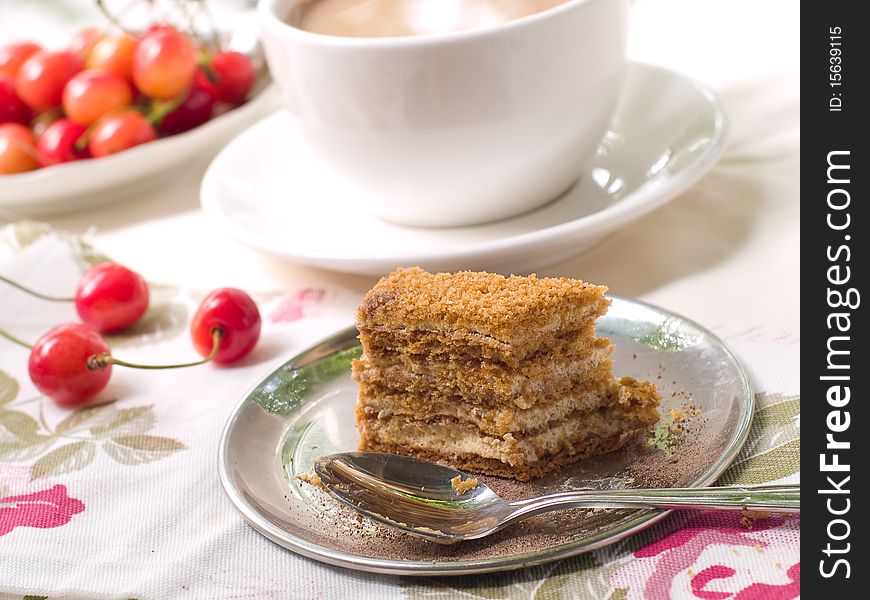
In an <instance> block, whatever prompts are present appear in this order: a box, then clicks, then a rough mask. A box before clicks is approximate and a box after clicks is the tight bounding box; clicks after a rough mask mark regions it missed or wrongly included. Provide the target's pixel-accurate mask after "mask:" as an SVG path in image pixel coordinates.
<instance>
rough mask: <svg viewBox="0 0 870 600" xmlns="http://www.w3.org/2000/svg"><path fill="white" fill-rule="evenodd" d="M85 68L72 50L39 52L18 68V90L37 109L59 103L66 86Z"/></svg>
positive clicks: (16, 83) (22, 97)
mask: <svg viewBox="0 0 870 600" xmlns="http://www.w3.org/2000/svg"><path fill="white" fill-rule="evenodd" d="M83 68H84V64H83V63H82V59H80V58H79V57H78V55H76V54H74V53H72V52H45V51H43V52H37V53H36V54H34V55H33V56H31V57H30V58H28V59H27V61H25V63H24V64H23V65H21V68H20V69H19V70H18V76H17V77H16V79H15V92H16V93H17V94H18V97H19V98H21V99H22V100H24V102H26V103H27V105H28V106H29V107H30V108H32V109H33V110H35V111H36V112H42V111H44V110H48V109H50V108H54V107H55V106H60V103H61V100H62V99H63V88H64V86H66V84H67V82H68V81H69V80H70V79H72V78H73V76H74V75H75V74H76V73H78V72H79V71H81V70H82V69H83Z"/></svg>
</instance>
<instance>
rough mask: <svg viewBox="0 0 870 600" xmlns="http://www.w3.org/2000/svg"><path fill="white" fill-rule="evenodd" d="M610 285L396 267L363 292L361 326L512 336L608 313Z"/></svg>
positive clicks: (562, 278) (522, 335) (512, 338)
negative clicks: (608, 287) (374, 325)
mask: <svg viewBox="0 0 870 600" xmlns="http://www.w3.org/2000/svg"><path fill="white" fill-rule="evenodd" d="M606 291H607V288H606V287H605V286H600V285H592V284H589V283H584V282H583V281H580V280H577V279H568V278H565V277H560V278H552V277H538V276H536V275H530V276H528V277H521V276H517V275H512V276H510V277H504V276H502V275H498V274H495V273H475V272H471V271H463V272H460V273H427V272H426V271H424V270H423V269H420V268H419V267H414V268H409V269H397V270H395V271H393V272H392V273H390V274H389V275H387V276H385V277H383V278H382V279H381V280H380V281H378V283H377V284H376V285H375V287H374V288H372V289H371V290H370V291H369V292H368V293H367V294H366V295H365V297H364V298H363V301H362V304H361V305H360V308H359V310H358V312H357V320H358V323H359V325H360V326H362V327H365V326H366V325H368V324H369V323H377V324H378V325H379V326H381V327H388V328H392V327H397V328H398V327H401V326H406V327H408V326H410V327H418V328H421V329H432V330H443V329H460V330H465V331H470V332H477V333H480V334H482V335H488V336H492V337H495V338H497V339H499V340H504V341H511V340H516V339H518V338H522V337H525V335H527V334H532V335H535V336H537V335H539V334H540V332H541V331H544V330H548V329H552V328H554V327H557V326H560V325H561V324H562V323H563V322H564V321H575V322H580V321H585V320H587V319H590V318H595V317H597V316H599V315H601V314H603V313H604V311H606V310H607V307H608V306H609V305H610V301H609V300H607V299H606V298H605V297H604V293H605V292H606Z"/></svg>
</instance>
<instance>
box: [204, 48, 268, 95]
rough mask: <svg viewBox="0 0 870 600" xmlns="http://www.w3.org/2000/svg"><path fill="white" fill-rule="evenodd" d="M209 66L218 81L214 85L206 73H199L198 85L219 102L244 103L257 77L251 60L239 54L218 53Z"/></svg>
mask: <svg viewBox="0 0 870 600" xmlns="http://www.w3.org/2000/svg"><path fill="white" fill-rule="evenodd" d="M208 66H209V68H210V69H211V70H212V72H213V74H214V76H215V78H216V79H217V81H215V82H214V83H212V82H211V81H210V80H209V79H208V77H207V76H206V75H205V73H203V72H202V71H199V72H198V73H197V76H196V80H197V83H198V84H199V85H200V86H201V87H203V88H204V89H206V90H208V91H209V93H211V95H212V96H214V98H215V100H218V101H219V102H229V103H230V104H236V105H238V104H242V103H244V101H245V98H247V97H248V94H249V93H250V91H251V88H252V87H254V80H255V79H256V77H257V73H256V71H254V65H253V64H251V59H249V58H248V57H247V56H245V55H244V54H241V53H239V52H217V53H216V54H215V55H214V56H213V57H212V59H211V61H210V62H209V64H208Z"/></svg>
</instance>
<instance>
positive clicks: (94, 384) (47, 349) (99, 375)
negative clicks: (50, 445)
mask: <svg viewBox="0 0 870 600" xmlns="http://www.w3.org/2000/svg"><path fill="white" fill-rule="evenodd" d="M108 351H109V346H108V344H106V340H104V339H103V338H102V336H101V335H100V334H99V333H98V332H97V331H96V330H95V329H94V328H93V327H90V326H88V325H84V324H82V323H70V324H67V325H59V326H57V327H55V328H54V329H52V330H50V331H49V332H48V333H46V334H45V335H43V336H42V337H41V338H39V339H38V340H37V341H36V343H35V344H34V345H33V350H31V352H30V360H29V362H28V369H29V371H30V379H31V381H33V384H34V385H35V386H36V387H37V388H39V391H41V392H42V393H43V394H45V395H46V396H48V397H49V398H51V399H52V400H54V401H55V402H57V403H58V404H59V405H60V406H63V407H67V408H75V407H79V406H83V405H85V404H87V402H88V401H89V400H91V399H92V398H93V397H94V396H96V395H97V393H98V392H99V391H100V390H102V389H103V388H104V387H106V384H107V383H109V377H111V375H112V365H106V366H105V367H103V368H99V369H94V370H91V369H89V368H88V358H90V357H91V356H93V355H95V354H101V353H104V352H108Z"/></svg>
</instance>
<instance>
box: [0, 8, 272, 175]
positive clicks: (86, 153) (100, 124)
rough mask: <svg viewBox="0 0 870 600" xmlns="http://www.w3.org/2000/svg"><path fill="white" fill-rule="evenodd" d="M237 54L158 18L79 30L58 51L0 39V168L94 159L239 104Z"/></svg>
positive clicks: (241, 81) (249, 74) (241, 74)
mask: <svg viewBox="0 0 870 600" xmlns="http://www.w3.org/2000/svg"><path fill="white" fill-rule="evenodd" d="M255 79H256V71H255V69H254V67H253V65H252V63H251V60H250V59H249V58H248V57H247V56H245V55H244V54H240V53H238V52H231V51H218V50H212V49H211V48H210V47H209V46H207V45H205V44H202V43H200V42H199V41H198V40H196V39H194V38H192V37H189V36H187V35H184V34H183V33H181V32H179V31H177V30H176V29H174V28H173V27H172V26H170V25H167V24H159V25H153V26H151V27H150V28H148V29H147V30H146V31H145V32H143V33H141V34H138V35H136V34H133V33H130V32H126V31H120V32H117V33H111V34H103V33H101V32H99V31H98V30H96V29H94V28H88V29H84V30H82V31H80V32H79V33H78V34H76V36H75V37H74V38H73V40H72V41H71V42H70V44H69V46H68V47H67V48H66V49H64V50H59V51H49V50H44V49H43V48H41V47H40V46H39V45H37V44H34V43H32V42H21V43H14V44H11V45H7V46H5V47H0V175H2V174H11V173H21V172H25V171H32V170H34V169H38V168H40V167H47V166H51V165H56V164H60V163H65V162H69V161H74V160H80V159H84V158H99V157H103V156H108V155H110V154H115V153H117V152H121V151H123V150H126V149H128V148H132V147H133V146H137V145H139V144H144V143H146V142H150V141H153V140H155V139H157V138H158V137H161V136H168V135H174V134H177V133H181V132H183V131H187V130H189V129H193V128H194V127H198V126H199V125H202V124H203V123H205V122H206V121H208V120H210V119H211V118H212V117H213V116H214V115H216V114H219V113H221V112H223V111H225V110H227V109H229V108H232V107H234V106H238V105H240V104H243V103H244V102H245V100H246V99H247V97H248V94H249V93H250V91H251V88H252V87H253V85H254V81H255Z"/></svg>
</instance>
